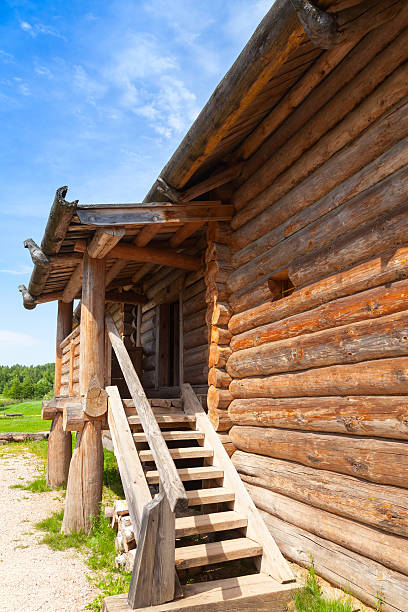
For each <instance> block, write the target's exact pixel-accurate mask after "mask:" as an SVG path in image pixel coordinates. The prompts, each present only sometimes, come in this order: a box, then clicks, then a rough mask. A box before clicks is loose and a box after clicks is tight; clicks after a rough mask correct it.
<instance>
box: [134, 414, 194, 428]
mask: <svg viewBox="0 0 408 612" xmlns="http://www.w3.org/2000/svg"><path fill="white" fill-rule="evenodd" d="M156 422H157V423H158V424H159V425H161V426H167V427H172V426H174V425H184V426H186V425H194V423H195V419H194V417H191V416H190V415H186V414H183V413H181V414H180V415H178V414H161V415H157V416H156ZM141 424H142V422H141V420H140V417H138V416H137V417H136V416H130V417H129V425H130V426H135V425H141Z"/></svg>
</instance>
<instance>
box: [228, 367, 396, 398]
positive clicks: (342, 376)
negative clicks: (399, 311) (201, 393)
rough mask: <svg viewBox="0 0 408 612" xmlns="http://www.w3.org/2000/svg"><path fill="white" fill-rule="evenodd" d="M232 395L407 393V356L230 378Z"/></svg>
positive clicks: (305, 395) (308, 395)
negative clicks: (291, 371)
mask: <svg viewBox="0 0 408 612" xmlns="http://www.w3.org/2000/svg"><path fill="white" fill-rule="evenodd" d="M230 392H231V393H232V395H233V396H234V397H235V398H242V399H245V398H251V397H315V396H320V397H323V396H326V395H328V396H332V395H407V394H408V358H407V357H395V358H393V359H375V360H373V361H363V362H360V363H353V364H349V365H335V366H329V367H326V368H318V369H316V370H306V371H304V372H293V373H290V374H275V375H272V376H263V377H254V378H243V379H241V380H237V379H234V380H233V381H232V382H231V384H230Z"/></svg>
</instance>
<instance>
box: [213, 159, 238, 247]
mask: <svg viewBox="0 0 408 612" xmlns="http://www.w3.org/2000/svg"><path fill="white" fill-rule="evenodd" d="M240 167H241V169H242V164H240ZM230 239H231V226H230V224H229V223H223V222H222V221H209V222H208V225H207V242H221V243H222V244H229V241H230Z"/></svg>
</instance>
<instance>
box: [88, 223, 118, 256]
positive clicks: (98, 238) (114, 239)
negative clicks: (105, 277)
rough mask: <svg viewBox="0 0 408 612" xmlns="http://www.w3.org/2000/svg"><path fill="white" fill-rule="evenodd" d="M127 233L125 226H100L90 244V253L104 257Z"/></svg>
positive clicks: (90, 254)
mask: <svg viewBox="0 0 408 612" xmlns="http://www.w3.org/2000/svg"><path fill="white" fill-rule="evenodd" d="M124 235H125V230H124V229H123V228H103V229H102V228H100V229H98V230H97V231H96V232H95V234H94V236H93V238H92V240H91V242H90V243H89V245H88V255H89V256H90V257H96V258H97V259H103V258H104V257H106V255H107V254H108V253H109V251H111V249H113V247H114V246H116V245H117V244H118V242H119V241H120V240H121V239H122V238H123V236H124Z"/></svg>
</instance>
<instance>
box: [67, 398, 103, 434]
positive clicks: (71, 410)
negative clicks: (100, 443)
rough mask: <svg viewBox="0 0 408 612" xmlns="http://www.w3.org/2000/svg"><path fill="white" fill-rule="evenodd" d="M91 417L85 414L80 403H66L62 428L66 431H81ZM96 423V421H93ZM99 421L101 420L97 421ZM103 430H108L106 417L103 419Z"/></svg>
mask: <svg viewBox="0 0 408 612" xmlns="http://www.w3.org/2000/svg"><path fill="white" fill-rule="evenodd" d="M90 418H91V417H88V415H87V414H86V413H85V412H84V410H83V406H82V404H80V403H72V404H71V403H66V404H65V405H64V408H63V411H62V427H63V429H64V431H81V429H82V428H83V426H84V425H85V423H87V422H88V421H89V420H90ZM91 420H93V421H95V419H91ZM97 420H99V419H97ZM100 420H101V423H102V429H108V424H107V423H106V420H105V418H104V417H101V419H100Z"/></svg>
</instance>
